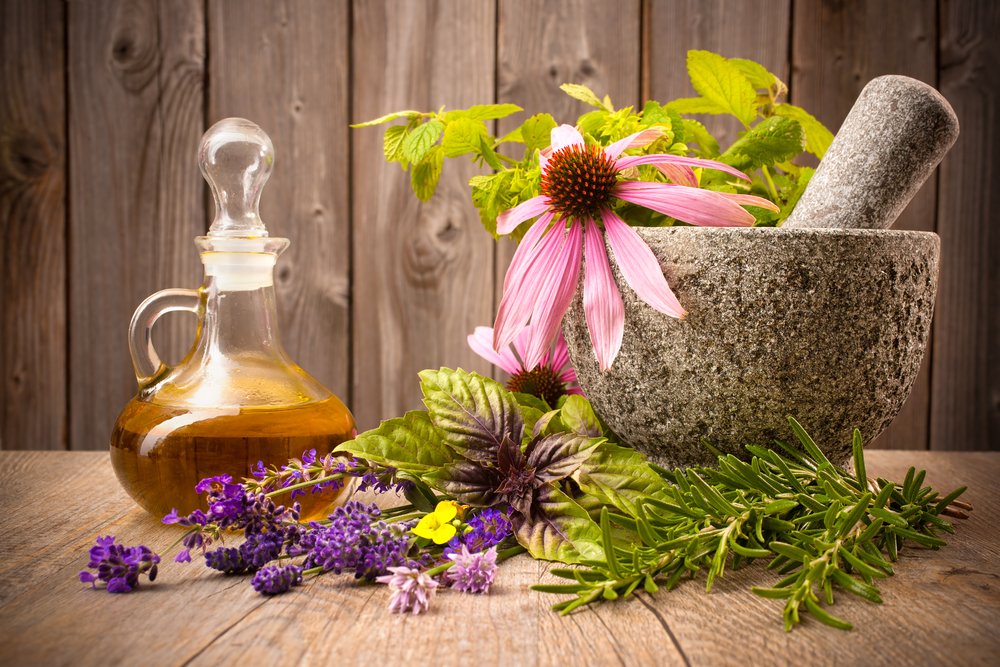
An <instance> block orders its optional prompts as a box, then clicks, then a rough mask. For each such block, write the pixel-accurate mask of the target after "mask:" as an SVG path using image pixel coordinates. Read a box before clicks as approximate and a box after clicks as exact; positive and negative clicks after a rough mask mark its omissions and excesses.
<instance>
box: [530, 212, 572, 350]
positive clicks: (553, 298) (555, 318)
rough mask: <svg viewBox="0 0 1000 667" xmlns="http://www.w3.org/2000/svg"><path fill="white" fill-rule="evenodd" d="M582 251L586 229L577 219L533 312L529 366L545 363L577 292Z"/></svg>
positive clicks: (546, 279) (544, 283)
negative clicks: (581, 227)
mask: <svg viewBox="0 0 1000 667" xmlns="http://www.w3.org/2000/svg"><path fill="white" fill-rule="evenodd" d="M560 231H561V230H560ZM582 254H583V230H582V229H580V221H579V220H574V221H573V225H572V226H571V227H570V229H569V232H568V233H567V234H566V242H565V243H564V244H563V247H562V251H561V252H560V253H559V257H558V258H557V259H556V260H555V263H554V265H553V267H552V271H550V272H549V274H548V275H547V276H546V278H545V281H544V282H543V283H542V284H541V287H540V289H539V290H538V300H537V301H536V302H535V307H534V310H532V313H531V324H532V327H533V331H532V335H531V338H530V339H529V340H528V344H527V346H526V348H525V350H524V356H523V358H522V360H523V361H524V367H525V368H528V369H532V368H534V367H535V366H537V365H538V364H539V363H541V362H542V361H543V358H544V357H545V355H546V353H547V352H548V350H549V347H550V346H551V345H552V340H553V339H554V338H555V336H556V332H557V331H558V330H559V325H560V324H561V323H562V318H563V315H565V314H566V309H567V308H569V302H570V301H572V299H573V292H575V291H576V284H577V281H578V280H579V278H580V259H581V258H582Z"/></svg>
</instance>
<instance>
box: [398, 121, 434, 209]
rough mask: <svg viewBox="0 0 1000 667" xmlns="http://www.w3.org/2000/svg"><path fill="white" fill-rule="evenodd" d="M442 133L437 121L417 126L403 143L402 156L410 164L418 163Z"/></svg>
mask: <svg viewBox="0 0 1000 667" xmlns="http://www.w3.org/2000/svg"><path fill="white" fill-rule="evenodd" d="M442 132H444V123H442V122H441V121H439V120H429V121H427V122H426V123H424V124H423V125H418V126H417V128H416V129H414V130H413V132H410V136H408V137H406V139H405V140H404V141H403V155H404V156H405V157H406V159H407V160H409V161H410V162H413V163H417V162H420V161H421V160H423V159H424V157H425V156H426V155H427V153H428V152H430V150H431V146H433V145H434V142H435V141H437V140H438V138H439V137H440V136H441V133H442ZM425 201H426V200H425Z"/></svg>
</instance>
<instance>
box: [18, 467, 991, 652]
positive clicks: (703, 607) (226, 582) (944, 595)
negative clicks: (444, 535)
mask: <svg viewBox="0 0 1000 667" xmlns="http://www.w3.org/2000/svg"><path fill="white" fill-rule="evenodd" d="M910 465H915V466H917V468H918V469H919V468H927V469H928V474H927V482H928V483H929V484H931V485H933V486H934V487H935V488H936V489H938V490H943V491H945V492H947V491H950V490H952V489H953V488H955V487H958V486H961V485H963V484H966V485H968V486H969V491H968V492H967V493H966V495H965V497H964V499H965V500H968V501H969V502H972V503H973V504H974V506H975V511H973V512H972V513H971V517H970V518H969V519H968V520H967V521H964V522H958V527H957V534H956V535H954V536H952V537H950V544H949V545H948V546H947V547H945V548H943V549H941V550H940V551H930V550H924V549H919V548H915V547H914V548H910V546H909V545H908V546H907V548H906V549H904V551H903V555H902V556H901V560H900V562H899V564H898V565H897V567H896V576H895V577H890V578H889V579H887V580H884V581H883V582H881V583H880V585H879V588H880V589H881V591H882V597H883V598H884V600H885V602H884V604H882V605H875V604H872V603H869V602H865V601H863V600H861V599H859V598H856V597H853V596H850V595H848V594H847V593H845V592H843V591H838V592H837V604H836V607H835V608H834V610H833V611H834V613H836V614H837V615H839V616H841V617H843V618H844V619H847V620H849V621H850V622H852V623H853V624H854V626H855V629H854V630H853V631H851V632H843V631H839V630H834V629H833V628H829V627H827V626H824V625H822V624H820V623H818V622H816V621H814V620H812V619H809V620H807V621H806V622H805V623H803V624H801V625H800V626H797V627H796V628H795V630H793V631H792V632H791V633H785V632H784V630H783V627H782V624H781V604H782V603H781V601H778V600H764V599H761V598H758V597H756V596H754V595H753V594H752V593H750V591H749V587H750V586H751V585H769V584H770V582H772V581H774V580H775V579H776V577H775V576H773V575H772V574H771V573H768V572H767V571H766V570H764V568H763V566H762V564H754V565H753V566H751V567H749V568H744V569H743V570H740V571H735V572H733V571H727V573H726V576H725V578H724V579H723V580H721V581H718V580H717V581H716V583H715V585H714V586H713V589H712V594H711V595H706V594H705V589H704V576H702V577H701V579H700V580H698V581H695V582H686V583H683V584H681V585H680V586H679V587H678V588H677V589H676V590H674V591H672V592H668V591H666V590H663V589H661V591H660V592H658V593H656V594H655V595H652V596H651V595H648V594H646V593H640V594H639V595H637V596H635V597H634V598H632V599H629V600H619V601H616V602H609V603H604V604H600V605H597V606H592V607H589V608H585V609H584V610H581V611H578V612H577V613H574V614H573V615H571V616H569V617H559V616H558V615H557V614H555V613H554V612H551V611H550V610H549V608H548V607H549V605H550V604H552V603H553V602H555V601H557V600H559V599H561V598H557V597H555V596H551V595H548V594H541V593H536V592H534V591H531V590H529V586H531V585H532V584H536V583H539V582H551V581H555V577H552V576H551V575H549V574H548V573H547V570H548V567H549V566H548V564H547V563H543V562H539V561H534V560H532V559H531V558H530V557H528V556H526V555H522V556H518V557H515V558H513V559H511V560H509V561H507V562H506V563H504V564H503V565H501V566H500V571H499V574H498V578H497V582H496V583H495V584H494V586H493V588H492V590H491V592H490V594H489V595H487V596H476V595H468V594H462V593H458V592H455V591H450V590H445V591H443V593H441V594H439V595H438V596H437V597H436V598H435V599H434V601H433V604H432V607H431V611H430V612H429V613H427V614H424V615H421V616H417V617H413V616H409V615H406V616H400V615H394V614H390V613H388V612H387V610H386V605H387V603H388V598H389V594H388V589H387V587H385V586H358V585H356V584H355V582H354V579H353V578H352V577H350V576H347V575H344V576H332V575H327V576H322V577H319V578H316V579H313V580H311V581H307V582H306V583H305V585H303V586H300V587H298V588H296V589H293V592H291V593H288V594H285V595H282V596H277V597H274V598H265V597H263V596H260V595H258V594H256V593H255V592H254V591H253V589H252V588H251V587H250V585H249V577H247V576H223V575H219V574H218V573H216V572H214V571H211V570H209V569H208V568H205V567H203V566H202V565H201V564H200V563H199V562H198V561H199V560H200V559H197V560H196V561H195V562H194V563H191V564H187V565H184V564H175V563H173V561H172V558H171V557H168V558H166V559H165V562H164V563H163V564H161V568H160V574H159V577H158V578H157V580H156V582H155V583H153V584H148V583H146V582H145V579H143V583H142V584H141V585H140V586H139V588H138V589H137V590H136V591H134V592H132V593H130V594H128V595H108V594H107V593H105V592H104V591H94V590H91V588H90V587H89V586H87V585H85V584H81V583H80V582H79V580H78V579H77V573H78V572H79V571H80V570H81V569H84V567H85V565H86V562H87V551H88V549H89V548H90V546H91V545H92V544H93V543H94V539H95V538H96V537H97V536H98V535H107V534H113V535H115V536H117V537H118V538H119V541H120V542H123V543H125V544H129V545H134V544H139V543H141V544H145V545H147V546H149V547H150V548H152V549H153V550H160V549H164V548H166V547H167V546H168V545H169V544H170V543H172V542H173V541H174V540H175V539H176V537H177V535H178V533H179V531H178V530H177V529H176V528H174V527H168V526H163V525H162V524H160V523H159V522H158V521H157V520H155V519H154V518H152V517H151V516H149V515H148V514H146V513H145V512H144V511H142V510H141V509H139V508H138V507H137V506H136V505H134V504H133V503H132V501H131V500H130V499H129V498H128V496H126V494H125V493H124V491H122V489H121V488H120V487H119V485H118V482H117V480H116V479H115V476H114V473H113V472H112V470H111V463H110V460H109V458H108V455H107V454H102V453H83V452H80V453H76V452H0V517H2V518H0V521H2V526H3V529H2V530H0V663H2V664H7V665H91V664H95V665H96V664H101V665H116V664H126V665H133V664H144V665H187V664H193V665H215V664H231V663H241V664H244V665H256V664H263V665H271V664H274V665H285V664H299V663H311V664H326V663H331V662H333V661H337V663H338V664H344V665H364V666H366V667H367V666H369V665H416V664H421V665H434V666H435V667H444V666H446V665H475V666H477V667H478V666H479V665H504V666H507V665H518V666H519V665H559V664H573V665H604V664H608V665H654V664H656V665H682V664H683V665H726V664H738V665H743V666H746V665H751V664H753V665H757V664H781V665H784V664H789V665H791V664H796V665H823V664H840V665H846V664H857V665H889V664H897V665H900V664H902V665H922V664H928V665H932V664H940V665H955V664H984V665H985V664H990V665H996V664H1000V566H998V564H997V562H998V559H1000V532H998V531H997V530H996V528H995V527H994V524H993V521H994V519H995V517H996V516H997V509H998V504H1000V501H998V491H1000V482H998V481H997V480H998V478H1000V453H955V452H904V451H871V452H870V453H869V454H868V470H869V474H872V475H880V476H883V477H886V478H888V479H893V480H902V478H903V476H904V475H905V473H906V469H907V467H908V466H910Z"/></svg>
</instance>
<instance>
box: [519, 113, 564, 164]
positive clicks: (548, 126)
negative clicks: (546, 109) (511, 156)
mask: <svg viewBox="0 0 1000 667" xmlns="http://www.w3.org/2000/svg"><path fill="white" fill-rule="evenodd" d="M555 126H556V121H555V119H554V118H552V116H550V115H549V114H547V113H540V114H536V115H534V116H532V117H531V118H529V119H527V120H526V121H524V122H523V123H522V124H521V139H522V140H523V141H524V154H525V155H526V156H531V155H534V154H535V151H536V150H542V149H543V148H548V147H549V145H550V144H551V143H552V128H554V127H555Z"/></svg>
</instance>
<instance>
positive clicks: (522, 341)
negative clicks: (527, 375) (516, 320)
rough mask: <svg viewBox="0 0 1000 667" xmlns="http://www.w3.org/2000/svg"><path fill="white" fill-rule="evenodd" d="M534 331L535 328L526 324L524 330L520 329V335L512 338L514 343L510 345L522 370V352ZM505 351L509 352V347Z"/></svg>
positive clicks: (526, 347)
mask: <svg viewBox="0 0 1000 667" xmlns="http://www.w3.org/2000/svg"><path fill="white" fill-rule="evenodd" d="M534 329H535V327H534V326H533V325H531V324H526V325H525V326H524V328H523V329H521V333H519V334H517V335H516V336H514V342H513V343H511V345H512V346H514V352H515V353H516V354H517V357H516V358H517V364H518V366H519V367H520V368H522V369H523V368H524V366H523V365H522V364H521V361H522V360H523V359H524V351H525V350H526V349H528V341H530V340H531V337H532V336H533V335H534V333H533V332H534ZM507 349H508V350H509V349H510V347H509V346H508V347H507Z"/></svg>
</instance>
